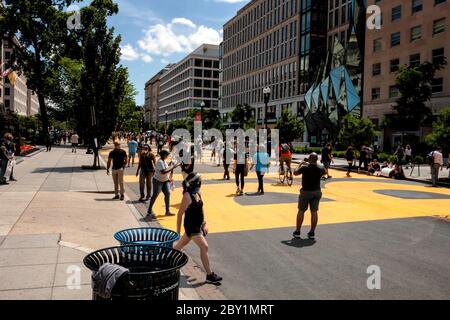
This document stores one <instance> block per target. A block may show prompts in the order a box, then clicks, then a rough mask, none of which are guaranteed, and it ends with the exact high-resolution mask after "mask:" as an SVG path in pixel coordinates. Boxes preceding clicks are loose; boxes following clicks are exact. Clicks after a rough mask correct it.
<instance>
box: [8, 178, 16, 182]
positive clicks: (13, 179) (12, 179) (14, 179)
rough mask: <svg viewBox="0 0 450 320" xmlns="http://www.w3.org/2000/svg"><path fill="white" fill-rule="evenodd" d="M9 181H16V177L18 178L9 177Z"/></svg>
mask: <svg viewBox="0 0 450 320" xmlns="http://www.w3.org/2000/svg"><path fill="white" fill-rule="evenodd" d="M9 181H15V182H17V179H16V178H11V179H9Z"/></svg>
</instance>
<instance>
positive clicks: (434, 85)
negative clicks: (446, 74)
mask: <svg viewBox="0 0 450 320" xmlns="http://www.w3.org/2000/svg"><path fill="white" fill-rule="evenodd" d="M431 91H432V92H433V93H440V92H442V91H444V78H437V79H433V81H431Z"/></svg>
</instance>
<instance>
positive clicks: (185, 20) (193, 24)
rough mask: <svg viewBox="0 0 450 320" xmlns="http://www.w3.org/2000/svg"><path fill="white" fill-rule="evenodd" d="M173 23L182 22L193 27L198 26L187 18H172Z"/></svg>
mask: <svg viewBox="0 0 450 320" xmlns="http://www.w3.org/2000/svg"><path fill="white" fill-rule="evenodd" d="M172 24H181V25H185V26H188V27H191V28H196V27H197V26H196V25H195V23H193V22H192V21H191V20H189V19H186V18H175V19H173V20H172Z"/></svg>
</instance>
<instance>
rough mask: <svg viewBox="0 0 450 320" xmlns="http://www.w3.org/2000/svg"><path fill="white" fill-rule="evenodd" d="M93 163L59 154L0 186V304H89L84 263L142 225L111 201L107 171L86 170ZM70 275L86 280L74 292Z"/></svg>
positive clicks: (35, 161)
mask: <svg viewBox="0 0 450 320" xmlns="http://www.w3.org/2000/svg"><path fill="white" fill-rule="evenodd" d="M91 163H92V155H86V154H85V151H84V150H79V152H78V153H77V154H74V153H72V152H71V150H70V149H66V148H54V149H53V150H52V152H49V153H47V152H41V153H38V154H36V155H34V156H33V157H31V158H26V159H24V161H23V162H22V163H21V164H20V165H18V166H17V167H16V170H15V175H16V178H17V179H18V180H19V181H18V182H13V183H11V184H10V185H8V186H0V203H1V204H2V205H1V209H0V299H33V300H38V299H43V300H47V299H70V300H72V299H73V300H80V299H91V285H90V283H91V279H90V276H91V273H90V271H89V270H87V269H86V268H85V267H84V265H83V263H82V260H83V258H84V257H85V256H86V254H87V253H88V252H91V251H92V250H97V249H101V248H106V247H111V246H117V245H118V244H117V242H116V241H115V240H114V238H113V234H114V233H115V232H116V231H118V230H121V229H125V228H133V227H139V226H140V225H141V223H140V221H139V220H138V217H137V216H136V212H135V209H134V210H133V208H134V206H133V205H132V204H130V201H124V202H120V201H112V200H111V199H112V197H113V192H112V189H113V185H112V180H111V177H108V176H107V175H106V172H105V171H104V170H101V171H87V170H82V169H81V166H82V165H90V164H91ZM73 275H80V277H81V278H80V280H81V282H80V285H81V286H80V288H78V289H76V290H70V289H69V288H68V287H67V286H66V284H67V283H69V284H71V283H72V284H73V282H71V281H73V278H72V277H71V276H73ZM68 281H69V282H68ZM181 296H182V297H183V298H188V297H189V298H191V297H190V296H186V295H183V294H181Z"/></svg>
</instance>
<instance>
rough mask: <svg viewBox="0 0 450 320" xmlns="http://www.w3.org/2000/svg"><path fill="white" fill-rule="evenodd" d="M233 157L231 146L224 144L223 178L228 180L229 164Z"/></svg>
mask: <svg viewBox="0 0 450 320" xmlns="http://www.w3.org/2000/svg"><path fill="white" fill-rule="evenodd" d="M232 158H234V151H233V149H232V148H231V147H229V146H228V147H227V146H225V147H224V148H223V155H222V159H223V180H230V164H231V159H232Z"/></svg>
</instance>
